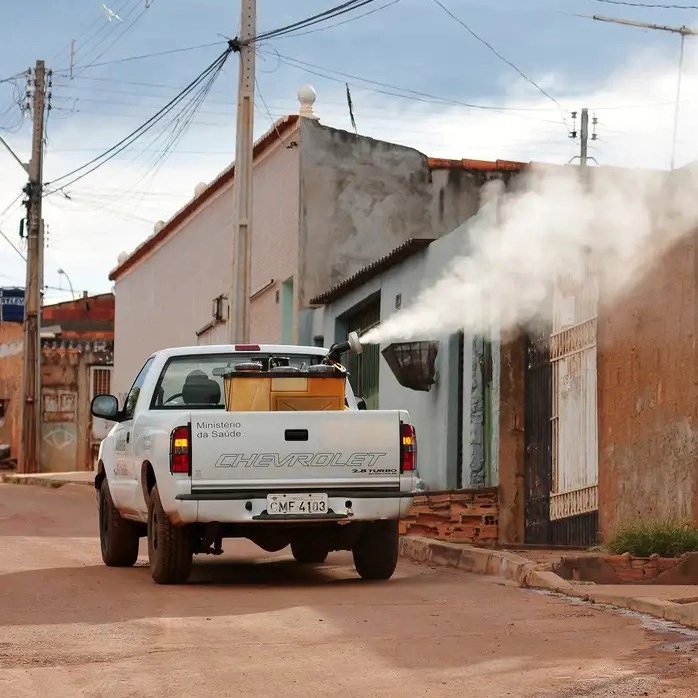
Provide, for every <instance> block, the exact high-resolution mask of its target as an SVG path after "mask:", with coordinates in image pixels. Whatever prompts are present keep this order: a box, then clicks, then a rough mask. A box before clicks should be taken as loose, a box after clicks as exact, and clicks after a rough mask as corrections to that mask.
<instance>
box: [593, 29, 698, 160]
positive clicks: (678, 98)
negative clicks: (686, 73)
mask: <svg viewBox="0 0 698 698" xmlns="http://www.w3.org/2000/svg"><path fill="white" fill-rule="evenodd" d="M592 19H595V20H598V21H599V22H612V23H613V24H624V25H626V26H628V27H636V28H638V29H654V30H657V31H662V32H671V33H672V34H679V35H680V36H681V46H680V49H679V66H678V75H677V78H676V105H675V107H674V131H673V135H672V139H671V164H670V166H669V167H670V169H672V170H673V169H674V162H675V160H676V138H677V136H678V132H679V110H680V106H681V81H682V78H683V53H684V43H685V41H686V37H687V36H696V35H698V31H696V30H695V29H689V28H688V27H686V26H681V27H669V26H667V25H665V24H648V23H647V22H636V21H635V20H633V19H617V18H615V17H602V16H601V15H593V17H592Z"/></svg>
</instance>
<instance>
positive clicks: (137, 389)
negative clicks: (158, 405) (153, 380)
mask: <svg viewBox="0 0 698 698" xmlns="http://www.w3.org/2000/svg"><path fill="white" fill-rule="evenodd" d="M153 359H154V357H152V356H151V357H150V358H149V359H148V360H147V361H146V362H145V363H144V364H143V368H141V370H140V371H139V372H138V375H137V376H136V380H135V381H133V385H132V386H131V390H129V391H128V395H127V396H126V400H124V411H123V414H124V417H125V418H126V419H131V417H133V413H134V412H135V411H136V404H137V403H138V397H139V396H140V394H141V386H142V385H143V381H144V380H145V377H146V376H147V375H148V370H149V369H150V366H151V365H152V363H153Z"/></svg>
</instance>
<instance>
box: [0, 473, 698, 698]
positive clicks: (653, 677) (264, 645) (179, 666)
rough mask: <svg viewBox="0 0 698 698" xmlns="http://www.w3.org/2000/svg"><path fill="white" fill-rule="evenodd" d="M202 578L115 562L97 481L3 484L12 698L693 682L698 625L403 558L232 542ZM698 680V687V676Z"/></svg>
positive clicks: (644, 689) (436, 691)
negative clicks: (372, 569) (374, 567)
mask: <svg viewBox="0 0 698 698" xmlns="http://www.w3.org/2000/svg"><path fill="white" fill-rule="evenodd" d="M224 548H225V550H226V554H225V555H224V556H223V557H221V558H218V559H210V558H208V559H203V560H199V561H197V562H196V563H195V571H194V574H193V577H192V583H191V584H189V585H187V586H181V587H166V586H157V585H155V584H154V583H153V582H152V580H151V579H150V576H149V572H148V569H147V557H146V556H145V541H143V542H142V546H141V551H142V557H141V559H140V561H139V563H138V567H137V568H135V569H109V568H106V567H104V566H103V565H102V562H101V559H100V555H99V542H98V539H97V524H96V506H95V500H94V492H93V490H92V489H91V488H88V487H85V486H73V485H68V486H65V487H63V488H61V489H55V490H54V489H47V488H43V487H32V486H17V485H0V575H1V582H2V591H1V592H0V594H1V595H0V598H1V601H0V696H2V697H3V698H24V697H25V696H27V697H29V696H32V698H34V697H37V696H50V697H51V698H61V697H64V696H65V697H71V698H72V697H76V696H92V697H97V696H100V697H101V696H105V697H106V696H109V697H110V698H112V697H113V698H120V697H126V696H134V697H135V696H139V697H140V696H143V697H151V696H153V697H154V696H168V697H169V698H171V697H173V696H175V697H176V696H197V695H208V696H215V697H219V696H265V697H268V698H272V697H273V696H301V695H302V696H304V697H305V698H311V697H314V696H323V698H324V697H325V696H328V695H330V696H334V695H343V696H371V697H372V698H378V697H381V696H386V697H387V696H390V697H395V696H453V695H458V694H462V695H468V696H469V697H470V698H476V697H477V698H479V697H482V698H499V697H500V696H517V697H518V698H525V697H534V696H541V697H543V696H546V697H547V696H550V697H558V698H563V697H565V698H567V697H572V696H592V697H597V698H614V697H615V696H662V697H663V698H689V697H694V696H695V695H696V688H695V685H696V681H697V679H696V675H697V671H696V670H697V668H698V651H697V647H698V633H691V632H690V631H685V633H681V634H677V633H669V632H668V631H667V630H666V629H661V628H662V625H661V623H660V622H659V621H652V623H654V627H655V628H660V629H659V630H654V629H649V628H650V621H648V620H646V619H645V620H644V621H643V619H641V618H640V617H632V616H630V615H621V614H620V613H615V612H611V611H608V610H601V609H598V608H595V607H593V606H590V605H587V604H583V603H577V604H572V603H569V602H568V601H565V600H562V599H558V598H553V597H551V596H546V595H544V594H541V593H535V592H533V591H526V590H521V589H518V588H516V587H514V586H511V585H507V584H504V583H503V582H501V581H500V580H497V579H493V578H487V577H479V576H475V575H468V574H465V573H462V572H457V571H455V570H449V569H444V568H438V569H436V568H435V569H432V568H429V567H426V566H419V565H416V564H412V563H409V562H403V563H401V565H400V566H399V568H398V572H397V573H396V576H395V577H394V578H393V580H391V581H390V582H387V583H378V584H369V583H365V582H361V581H360V580H359V579H358V578H357V575H356V573H355V572H354V570H353V567H352V563H351V556H350V555H348V554H339V553H337V554H334V555H330V558H329V559H328V564H326V565H323V566H319V567H316V568H312V567H311V568H307V567H302V566H300V565H298V564H297V563H295V562H294V561H293V560H292V558H291V556H290V553H289V552H287V551H282V552H281V553H278V554H275V555H269V554H266V553H263V552H262V551H260V550H259V549H257V548H256V547H254V546H252V545H251V544H248V543H246V542H236V541H225V542H224ZM691 686H693V688H692V687H691Z"/></svg>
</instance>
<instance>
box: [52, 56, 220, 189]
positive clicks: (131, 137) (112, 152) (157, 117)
mask: <svg viewBox="0 0 698 698" xmlns="http://www.w3.org/2000/svg"><path fill="white" fill-rule="evenodd" d="M232 50H233V49H232V46H229V47H228V48H227V49H226V50H225V51H224V52H223V53H222V54H221V55H220V56H218V58H216V60H215V61H213V63H211V64H210V65H209V66H208V67H207V68H206V69H205V70H204V71H203V72H201V73H200V74H199V75H198V76H197V77H196V78H194V80H192V82H190V83H189V85H187V87H185V88H184V89H183V90H182V91H181V92H180V93H179V94H178V95H177V96H176V97H174V98H173V99H171V100H170V101H169V102H168V103H167V104H166V105H165V106H164V107H162V109H160V110H159V111H157V112H156V113H155V114H154V115H153V116H151V117H150V118H149V119H148V120H147V121H146V122H145V123H143V124H141V126H139V127H138V128H137V129H135V130H134V131H132V132H131V133H130V134H128V135H127V136H126V137H125V138H123V139H122V140H120V141H119V142H118V143H117V144H116V145H114V146H112V147H111V148H109V149H108V150H106V151H105V152H104V153H102V154H101V155H99V156H97V157H96V158H93V159H92V160H90V161H89V162H87V163H85V164H84V165H82V166H80V167H78V168H76V169H74V170H71V171H70V172H67V173H66V174H64V175H61V176H60V177H57V178H56V179H54V180H53V181H52V182H47V185H48V184H51V185H55V183H56V182H60V181H63V180H65V179H69V178H70V177H72V176H73V175H78V176H77V177H75V178H74V179H72V180H71V181H70V182H69V183H68V184H64V185H62V186H61V187H59V189H63V188H65V187H67V186H70V185H72V184H74V183H75V182H77V181H78V180H80V179H82V178H83V177H86V176H87V175H88V174H91V173H92V172H94V171H95V170H96V169H98V168H99V167H102V166H103V165H104V164H106V163H107V162H108V161H109V160H111V159H113V158H114V157H115V156H116V155H118V154H119V153H120V152H122V151H123V150H125V149H126V148H128V146H129V145H131V144H132V143H133V142H135V141H136V140H137V139H138V138H140V137H141V136H142V135H143V134H144V133H146V132H147V131H149V130H150V129H151V128H152V127H153V126H154V125H155V124H157V123H158V122H160V121H161V120H162V119H163V118H164V117H165V116H166V115H167V114H168V113H169V112H170V111H172V109H173V108H174V106H175V105H177V104H179V103H180V102H181V101H182V100H183V99H184V98H185V97H187V96H188V95H189V94H190V93H191V92H192V91H193V90H195V89H196V87H197V86H199V85H200V84H201V83H202V82H203V81H204V80H205V79H206V78H207V77H209V76H210V74H211V73H213V72H215V71H216V70H217V69H218V70H220V68H222V66H223V64H224V63H225V61H226V60H227V59H228V56H229V55H230V53H231V52H232ZM100 161H101V162H100ZM83 170H84V171H83ZM80 172H82V174H78V173H80ZM56 191H58V190H57V189H54V190H53V191H51V192H48V193H47V194H46V196H49V195H50V194H53V193H55V192H56Z"/></svg>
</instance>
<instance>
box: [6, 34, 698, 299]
mask: <svg viewBox="0 0 698 698" xmlns="http://www.w3.org/2000/svg"><path fill="white" fill-rule="evenodd" d="M686 49H687V50H686V62H685V67H684V70H685V74H684V81H683V97H682V104H681V120H680V131H679V138H678V148H677V165H681V164H684V163H686V162H689V161H691V160H692V159H693V158H694V157H695V156H696V153H697V152H698V147H697V146H698V142H697V139H698V137H697V136H695V135H694V133H693V129H692V122H693V120H694V118H695V115H696V114H695V112H696V109H697V108H698V76H696V74H695V70H694V69H695V67H696V53H695V51H694V50H693V49H692V45H691V43H690V42H689V41H687V43H686ZM258 67H260V69H267V68H268V66H266V64H265V63H263V62H260V65H259V66H258ZM464 69H465V68H464ZM468 69H472V66H471V68H468ZM227 72H228V73H231V72H232V73H234V72H235V71H233V70H232V68H230V67H229V68H228V71H227ZM676 76H677V66H676V59H675V57H674V56H668V55H666V54H662V53H659V52H656V51H647V52H644V53H641V54H636V55H634V56H630V57H629V58H628V60H627V62H626V63H625V64H624V65H623V66H621V67H620V68H619V69H618V70H616V71H614V72H613V73H612V74H610V75H609V76H608V77H607V78H606V79H604V80H602V81H601V82H599V83H598V84H596V85H595V86H593V87H587V88H586V89H584V90H583V91H581V90H579V89H575V83H574V80H572V79H571V78H570V76H566V75H561V74H559V73H558V72H555V71H554V70H550V71H547V72H546V74H545V75H541V76H537V77H538V79H539V80H540V82H541V83H544V85H545V88H546V90H547V91H549V92H550V93H551V94H554V95H555V97H556V99H557V101H558V102H559V104H560V105H562V109H560V108H559V107H558V106H556V105H555V104H553V103H552V102H551V101H550V100H548V99H546V98H545V97H544V96H542V95H540V94H538V93H536V92H535V90H534V89H533V88H532V87H531V86H530V85H529V84H527V83H525V82H523V81H521V80H519V79H518V78H517V76H516V75H515V74H513V75H512V77H511V79H510V80H508V81H507V85H508V87H507V89H506V91H505V93H504V95H503V97H502V98H501V100H500V101H499V102H498V103H496V104H494V105H493V106H498V107H501V111H498V110H493V109H467V108H465V107H462V106H459V105H457V104H449V103H446V102H444V103H442V104H436V103H433V102H430V101H429V100H428V99H426V98H425V100H423V101H420V100H418V99H410V100H408V99H400V98H397V97H392V96H389V95H385V94H377V93H376V92H371V91H368V90H367V89H364V88H365V87H366V86H365V85H364V86H362V85H360V84H359V83H358V82H357V81H353V80H352V81H350V83H351V90H352V99H353V104H354V113H355V117H356V122H357V126H358V129H359V133H361V134H363V135H367V136H371V137H374V138H380V139H383V140H387V141H392V142H397V143H401V144H405V145H409V146H412V147H415V148H417V149H419V150H420V151H422V152H424V153H426V154H428V155H430V156H434V157H446V158H474V159H485V160H492V159H510V160H522V161H525V162H528V161H531V160H533V161H542V162H555V163H564V162H568V161H569V160H570V159H571V158H572V157H573V156H575V155H576V154H577V152H578V148H579V143H578V140H577V141H572V140H571V139H570V138H569V137H568V132H567V129H568V127H570V126H571V124H572V122H571V119H570V116H569V111H570V110H572V109H575V110H580V109H581V108H582V107H584V106H587V107H589V108H590V111H591V112H592V113H595V114H596V116H597V117H598V120H599V123H598V126H597V131H598V140H596V141H594V142H593V143H591V147H590V150H589V154H590V156H592V157H594V158H595V159H596V160H597V161H598V162H599V163H600V164H614V165H619V166H624V167H631V168H637V167H640V168H666V167H668V164H669V157H670V145H671V137H672V128H673V114H674V110H673V101H674V98H675V93H676ZM367 77H368V75H367ZM274 79H275V78H274V74H273V73H260V83H261V84H262V88H263V92H262V95H263V97H264V102H265V103H266V106H265V104H263V103H262V100H260V99H258V108H259V109H258V111H257V113H256V115H255V120H256V131H257V132H258V134H261V132H263V131H265V130H266V129H267V128H269V124H270V117H271V118H276V117H278V116H281V115H282V114H284V113H289V112H296V111H297V109H298V104H297V102H296V100H295V95H278V94H274V91H273V84H274ZM163 80H166V78H163ZM305 81H309V82H311V84H313V85H314V86H315V88H316V90H317V93H318V98H317V102H316V104H315V109H316V112H317V113H318V115H319V116H320V118H321V120H322V122H323V123H325V124H327V125H330V126H335V127H338V128H345V129H347V130H351V125H350V122H349V118H348V110H347V107H346V98H345V93H344V85H343V84H340V83H341V82H343V81H342V80H341V79H340V81H339V82H338V81H329V80H324V79H323V78H320V77H317V76H313V75H303V74H302V73H301V72H300V71H299V72H298V80H297V83H296V84H297V85H298V86H300V85H301V84H303V82H305ZM286 82H287V81H286ZM394 82H396V83H400V82H402V84H403V85H405V86H407V85H409V79H408V78H407V77H406V78H404V79H403V80H402V81H401V80H400V79H399V78H398V77H396V78H395V79H394ZM121 89H124V88H123V87H122V88H121ZM129 89H130V88H126V92H127V93H128V91H129ZM376 89H381V88H376ZM173 93H174V92H173V91H170V94H169V97H171V96H172V94H173ZM94 94H95V98H96V99H98V98H101V99H102V100H104V101H105V102H106V103H107V104H106V105H105V106H103V107H102V108H101V109H100V108H98V106H99V105H93V106H95V109H94V111H99V112H101V113H100V114H98V115H95V114H90V113H89V111H90V109H89V108H87V105H86V104H85V102H83V103H82V104H81V106H82V107H83V111H84V113H82V114H81V113H77V114H75V115H72V114H71V113H70V108H69V107H70V104H69V103H67V102H63V103H62V105H61V106H62V111H54V112H52V114H51V120H50V122H49V147H48V151H47V157H46V179H47V180H50V178H51V177H56V176H58V175H59V174H60V173H65V172H68V171H70V170H71V169H74V168H75V167H77V166H79V165H81V164H82V163H84V162H86V161H87V160H89V159H90V158H91V157H94V156H95V155H96V154H97V153H98V152H99V150H100V149H105V148H106V147H109V146H110V145H112V144H114V143H116V142H117V141H118V140H120V138H122V137H123V136H124V135H125V134H126V133H127V132H128V131H129V130H131V129H132V128H134V127H136V126H137V125H139V123H140V121H142V120H145V119H146V118H148V116H150V115H151V114H152V113H154V112H155V111H156V110H157V108H158V107H159V106H160V105H161V104H163V103H164V102H165V101H166V100H164V99H163V98H162V95H160V94H159V93H155V92H151V91H148V92H145V91H144V88H139V89H137V88H133V94H132V95H130V96H129V94H125V95H122V96H121V97H116V96H115V95H112V94H108V95H104V94H102V95H100V94H99V93H98V92H95V93H94ZM148 94H149V95H150V96H149V97H148V98H147V99H146V96H147V95H148ZM223 95H225V96H226V99H225V100H223V99H222V96H223ZM134 97H135V98H136V99H137V101H134ZM110 99H112V100H114V101H120V102H121V104H120V105H114V106H112V107H110V106H109V104H108V102H109V100H110ZM233 99H234V92H233V91H232V90H228V89H226V90H222V89H220V88H219V89H218V90H217V91H214V92H213V93H212V95H211V102H210V103H207V104H205V105H204V107H203V108H202V113H201V114H200V115H199V116H198V117H197V120H196V122H195V123H194V124H193V125H192V127H191V129H190V132H189V133H188V135H187V136H186V137H185V138H184V139H183V140H182V142H181V143H180V144H179V146H178V149H177V152H175V153H174V154H173V155H172V156H171V157H170V158H169V160H168V161H167V162H166V164H165V165H164V166H163V167H162V169H161V170H160V171H159V172H158V173H157V175H156V176H155V177H152V176H151V175H152V171H150V175H148V177H146V179H145V180H142V181H139V180H140V179H141V177H142V176H143V175H144V174H147V173H148V172H149V168H150V166H151V165H152V163H153V161H154V159H155V158H156V157H157V153H153V152H140V153H135V152H127V153H126V154H124V156H122V157H120V158H118V159H115V160H114V161H112V162H110V163H109V164H108V165H106V166H105V167H103V168H102V169H100V170H98V171H97V172H95V173H94V174H93V175H90V176H89V177H86V178H85V179H84V180H81V181H80V182H78V183H76V184H75V185H74V186H72V187H69V188H68V192H69V195H70V196H71V200H67V199H66V198H64V197H62V196H61V195H60V194H56V195H54V196H51V197H49V198H48V199H47V200H46V202H45V209H44V217H45V219H46V221H47V223H48V226H49V245H48V249H47V251H46V261H45V267H46V273H45V281H46V283H47V284H48V285H51V286H58V285H59V283H62V284H63V287H65V281H62V282H61V280H60V279H59V278H58V277H57V275H56V269H57V268H59V267H62V268H64V269H65V270H66V271H67V272H68V273H69V274H70V277H71V280H72V283H73V285H74V287H75V289H76V290H82V289H86V290H89V291H90V292H100V291H105V290H108V289H109V287H110V285H109V281H108V279H107V275H108V273H109V271H110V269H112V268H113V267H114V266H115V262H116V258H117V255H118V254H119V253H120V252H121V251H123V250H132V249H133V248H134V247H135V246H136V245H137V244H138V243H140V242H141V241H142V240H143V239H144V238H146V237H147V236H148V235H150V234H151V233H152V229H153V224H154V223H155V222H156V221H158V220H160V219H163V220H166V219H167V218H169V217H170V216H171V215H172V214H174V212H175V211H176V210H177V209H178V208H180V207H181V206H182V205H183V204H184V203H185V202H186V200H187V199H189V198H191V196H192V194H193V189H194V186H195V185H196V184H197V183H198V182H200V181H210V180H211V179H213V178H214V177H215V176H216V175H217V174H218V173H219V172H220V170H222V169H223V168H224V167H225V166H226V165H227V164H228V163H229V161H230V155H229V154H230V153H232V151H233V150H234V129H235V114H234V106H233V103H232V102H233ZM462 100H463V101H468V97H467V95H463V97H462ZM472 101H475V100H474V99H473V100H472ZM130 103H133V107H131V106H128V105H129V104H130ZM267 107H268V112H267ZM565 122H566V123H565ZM578 125H579V121H577V126H578ZM6 138H7V140H8V141H9V142H10V143H11V144H12V145H13V147H15V149H16V150H17V151H18V152H20V153H21V154H22V156H23V157H24V158H26V157H27V153H28V152H29V140H28V132H27V130H26V127H25V129H24V131H23V132H22V133H21V134H20V135H16V136H13V135H12V134H8V135H7V136H6ZM157 145H158V144H157V143H155V144H149V143H147V142H145V141H144V142H143V143H139V144H138V145H137V146H134V150H138V146H140V147H141V148H148V149H152V148H156V147H157ZM191 151H195V152H191ZM2 157H5V159H4V160H2V165H3V166H2V170H1V171H0V211H2V210H3V209H4V208H5V207H6V206H8V205H9V204H10V202H11V201H12V200H13V199H14V198H15V197H16V196H17V194H18V193H19V191H20V190H21V187H22V186H23V185H24V183H25V177H24V174H23V172H22V171H21V169H20V168H19V167H18V166H17V165H16V163H14V162H13V161H12V160H11V159H10V158H9V156H4V155H2ZM129 190H131V191H129ZM8 213H9V214H11V215H9V216H7V215H0V230H2V231H3V232H4V233H6V234H7V235H8V236H9V237H11V238H12V239H13V240H14V241H15V242H17V241H18V238H17V231H18V226H19V220H20V217H21V212H20V211H19V210H17V211H15V210H13V209H11V210H10V211H9V212H8ZM23 279H24V265H23V262H22V260H21V259H20V258H19V257H18V256H17V255H16V254H15V252H13V251H12V249H11V248H10V247H9V246H8V245H7V244H5V242H4V241H3V240H0V284H14V283H18V284H22V283H23ZM47 297H48V298H49V299H50V298H52V294H51V293H49V294H48V296H47ZM53 297H55V296H53Z"/></svg>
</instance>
